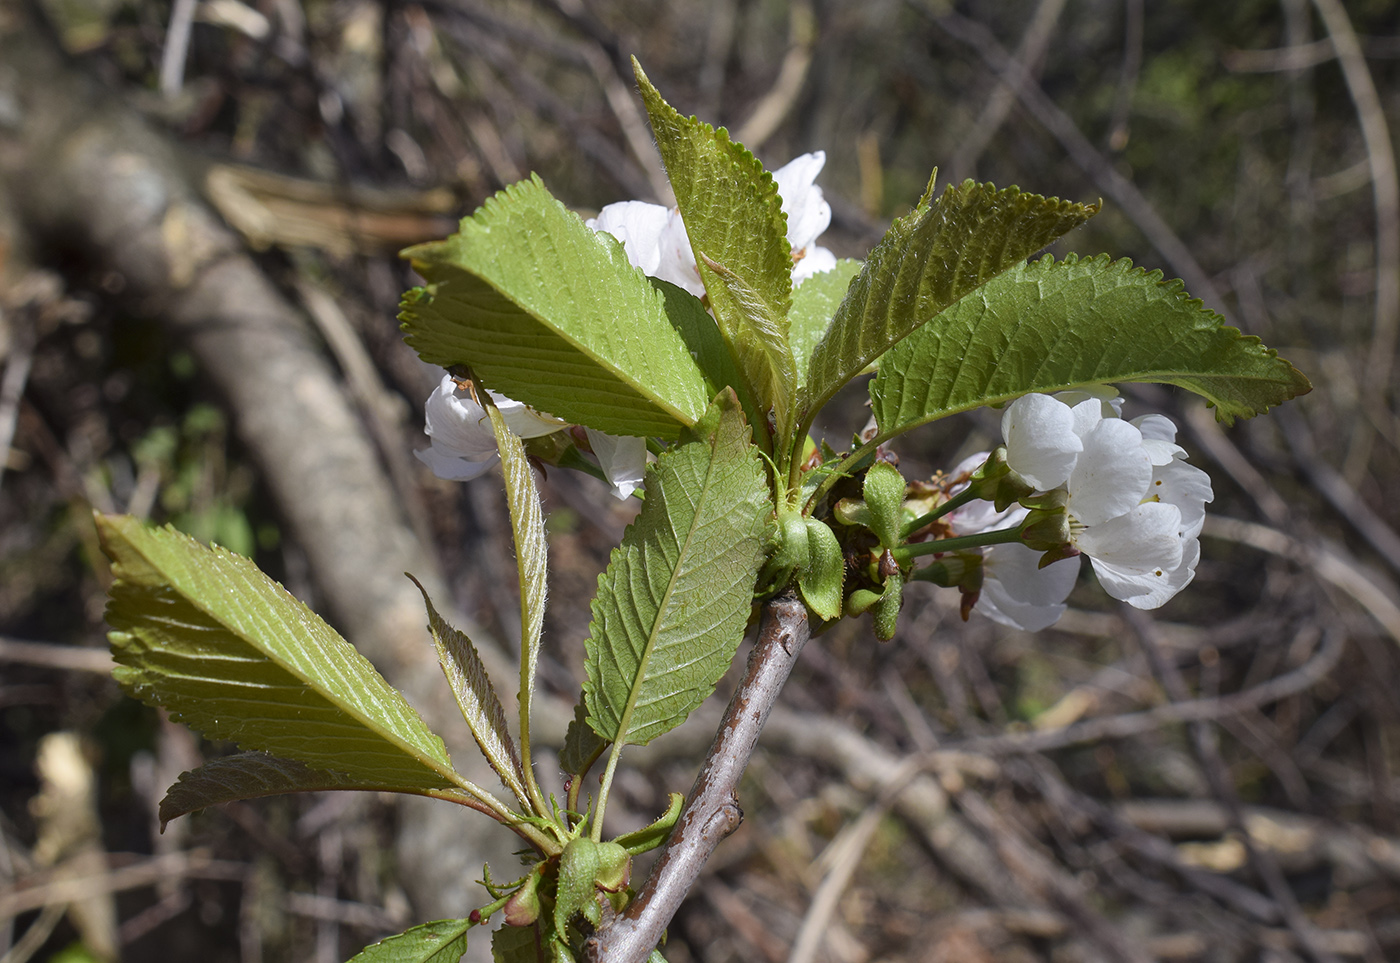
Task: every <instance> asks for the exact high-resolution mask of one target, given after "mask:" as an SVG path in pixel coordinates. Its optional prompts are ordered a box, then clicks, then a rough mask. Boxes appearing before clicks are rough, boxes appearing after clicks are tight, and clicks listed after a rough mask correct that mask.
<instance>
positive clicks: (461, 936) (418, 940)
mask: <svg viewBox="0 0 1400 963" xmlns="http://www.w3.org/2000/svg"><path fill="white" fill-rule="evenodd" d="M479 925H480V924H478V923H473V922H472V921H471V920H470V919H464V920H434V921H433V922H431V923H422V924H420V925H418V926H415V927H413V928H412V929H408V930H404V931H403V932H402V933H399V934H398V935H397V936H390V937H386V938H385V939H382V940H380V941H379V942H378V943H371V944H370V945H369V946H366V947H365V948H364V949H362V950H360V952H358V953H356V954H355V955H354V956H352V957H351V958H350V960H349V961H348V963H458V961H459V960H460V959H461V958H462V954H463V953H465V952H466V951H467V934H468V933H469V932H470V931H471V929H472V927H474V926H479Z"/></svg>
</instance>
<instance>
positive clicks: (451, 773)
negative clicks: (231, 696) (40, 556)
mask: <svg viewBox="0 0 1400 963" xmlns="http://www.w3.org/2000/svg"><path fill="white" fill-rule="evenodd" d="M121 537H122V539H123V541H125V542H126V543H127V545H128V546H130V547H131V550H132V551H134V552H135V553H136V554H137V555H139V556H140V557H141V559H142V560H143V561H144V562H145V563H146V564H147V565H148V566H149V567H150V569H151V571H153V572H154V573H156V574H157V575H158V576H159V577H160V578H161V579H162V580H164V581H165V582H166V583H167V584H168V585H169V586H170V587H171V588H172V589H174V590H175V591H176V592H177V594H178V597H179V599H180V600H183V601H184V602H186V603H187V604H189V605H190V606H191V607H192V608H193V609H195V610H196V611H198V612H200V613H201V614H203V615H204V616H205V617H206V618H207V619H209V620H210V621H211V622H212V623H213V624H214V626H215V627H217V628H216V629H215V631H219V632H222V633H224V634H225V635H227V636H229V637H231V638H233V639H235V640H237V642H238V643H239V644H240V645H241V646H243V647H245V648H246V649H248V650H251V651H252V652H253V653H255V657H254V658H251V659H250V658H247V657H246V656H242V655H239V654H237V653H234V654H232V656H231V657H232V658H234V659H241V660H243V661H245V662H247V663H249V664H257V662H258V661H259V659H261V660H265V661H267V662H270V663H272V664H273V665H274V666H276V668H277V669H279V670H280V671H282V672H285V673H286V674H287V675H289V676H291V677H292V678H293V679H296V680H298V681H299V682H300V683H301V685H302V686H303V687H305V688H308V689H310V690H311V691H312V692H314V693H315V694H316V695H317V696H319V697H320V698H321V699H322V700H324V702H325V703H326V706H327V708H329V709H330V710H331V711H333V712H338V713H341V714H343V715H346V716H349V717H350V718H351V719H354V720H355V722H356V723H358V725H359V727H360V730H361V732H362V735H361V739H364V738H370V739H373V740H376V741H380V742H384V743H388V744H389V745H390V746H392V747H395V748H397V749H399V750H400V752H402V753H403V754H404V755H407V756H409V757H410V758H412V759H413V760H415V761H416V762H418V764H419V765H421V766H423V767H424V768H425V769H429V770H431V771H432V772H434V773H436V774H437V775H439V776H441V777H443V778H444V779H447V780H448V781H449V782H450V783H452V784H453V785H457V784H459V783H460V781H461V777H460V776H459V775H458V774H457V771H456V770H455V769H453V768H452V766H451V763H450V761H449V760H444V761H445V762H446V763H447V765H446V768H444V766H443V763H442V762H440V761H439V760H437V759H434V758H433V757H431V756H429V755H427V754H426V753H425V752H424V751H423V750H422V748H420V747H419V746H416V745H414V744H413V743H410V742H408V741H406V740H405V739H403V738H401V737H400V736H399V735H398V733H397V732H396V731H394V730H393V729H391V728H389V727H387V726H376V725H373V724H372V721H371V720H370V719H369V718H367V717H366V716H364V715H362V714H361V713H360V712H359V711H358V706H348V705H345V704H344V703H342V702H341V701H339V700H338V699H337V698H335V697H334V696H335V693H332V692H331V691H330V690H328V689H327V688H326V687H325V686H324V685H322V684H320V683H319V682H314V681H312V680H311V679H309V678H307V677H306V676H305V674H304V672H303V671H302V670H301V668H300V667H294V666H291V665H289V664H288V663H287V662H286V661H284V659H283V658H282V657H281V654H280V653H278V654H276V655H274V654H272V653H270V652H268V651H266V650H264V649H261V648H259V647H258V646H257V645H254V644H253V643H252V642H251V641H249V640H248V639H245V638H243V637H242V636H240V635H239V633H238V632H237V631H236V630H235V629H234V628H233V627H232V626H231V625H230V624H229V622H228V621H227V620H225V619H224V618H223V617H221V616H220V615H218V614H216V613H215V612H213V611H211V610H210V608H209V607H208V606H207V605H205V604H202V603H201V598H200V596H198V595H194V594H191V591H190V587H189V586H188V585H187V584H186V580H187V579H188V578H189V577H191V576H194V577H195V578H196V579H197V577H198V575H199V573H198V572H192V571H191V570H190V568H189V566H187V565H185V564H183V563H182V562H181V561H180V560H179V559H175V560H172V564H169V565H167V564H163V563H162V562H161V561H160V560H158V559H156V558H153V557H152V556H151V554H150V553H148V552H147V551H146V550H145V549H144V547H142V546H140V545H138V544H137V543H136V542H135V541H134V540H132V539H131V538H128V537H127V536H126V534H125V533H122V535H121ZM226 551H227V550H226ZM216 557H217V556H216ZM220 561H221V562H223V561H225V560H223V559H221V560H220ZM230 568H232V569H233V570H231V571H230V570H229V569H230ZM172 569H173V570H174V571H173V572H172ZM219 575H220V576H221V577H225V578H229V577H232V578H237V579H238V580H239V581H240V582H241V583H242V584H243V585H246V586H248V589H247V591H248V592H249V593H250V594H252V595H254V597H258V596H259V595H260V593H258V591H257V589H256V587H254V585H253V583H252V582H251V580H250V579H249V578H248V577H247V576H246V574H245V573H242V572H239V571H237V570H236V566H229V565H220V572H219ZM177 579H178V581H177ZM139 587H140V590H142V591H149V590H150V589H151V588H153V586H146V585H141V586H139ZM293 601H294V602H295V603H296V604H297V605H301V604H303V603H301V602H300V601H299V600H295V599H294V600H293ZM246 611H247V615H248V616H249V617H250V618H251V619H253V620H254V621H255V622H256V623H257V625H256V626H255V628H259V629H261V630H262V631H263V632H264V633H269V634H275V631H274V629H273V626H272V624H271V623H270V622H269V620H268V619H267V618H266V616H265V615H264V614H262V613H259V612H257V611H256V610H252V609H249V610H246ZM297 614H298V616H299V617H300V616H301V614H302V613H300V612H298V613H297ZM170 621H171V622H172V624H180V625H181V626H182V628H183V627H187V626H186V624H184V623H175V621H174V618H173V617H172V618H171V620H170ZM135 628H136V626H133V628H132V629H131V630H127V631H130V632H133V633H134V630H135ZM326 628H327V629H328V630H329V631H331V632H332V633H334V631H335V630H334V629H330V627H329V626H327V627H326ZM206 631H207V629H206ZM172 634H175V633H172ZM138 637H139V636H138ZM337 637H338V636H337ZM143 641H144V640H143ZM346 644H347V645H348V644H349V643H346ZM317 648H318V649H320V648H321V647H320V646H319V645H318V647H317ZM157 651H160V652H161V653H162V654H171V653H170V652H169V650H166V649H164V647H159V648H158V649H157ZM182 657H183V658H187V659H190V660H191V661H193V662H194V663H195V664H196V665H198V664H200V663H201V662H202V661H203V655H202V654H201V655H200V656H188V655H185V656H182ZM128 668H132V669H136V668H137V667H136V666H130V667H128ZM336 669H337V667H336V666H334V665H331V666H328V667H327V670H328V671H327V674H329V675H336V676H338V677H339V678H340V679H341V680H343V681H345V682H353V681H354V680H353V679H351V678H350V677H348V676H346V675H345V674H344V673H342V672H339V671H336ZM162 674H163V675H165V673H162ZM191 678H193V677H190V676H185V677H183V680H184V681H186V682H188V680H190V679H191ZM199 678H201V679H203V680H212V681H213V682H214V684H215V685H217V686H220V687H223V686H226V685H230V683H228V682H225V681H224V680H222V679H219V678H217V677H214V676H211V675H209V674H208V673H204V674H202V675H201V676H200V677H199ZM147 684H150V685H157V687H158V684H156V683H147ZM232 684H234V685H237V684H238V683H232ZM255 684H256V683H255ZM270 685H271V686H277V687H285V688H295V686H290V687H288V686H285V685H284V684H282V683H272V684H270ZM350 688H351V689H352V690H353V688H354V687H353V685H351V686H350ZM357 701H366V702H370V703H375V704H378V703H379V700H378V699H377V698H376V697H375V696H374V695H373V694H372V693H370V692H368V691H363V690H362V693H361V700H357ZM284 705H285V703H284ZM300 708H304V707H300ZM410 708H411V707H410ZM395 714H396V715H397V714H398V713H397V712H396V713H395ZM272 721H275V720H272ZM376 721H377V720H376ZM444 753H445V749H444Z"/></svg>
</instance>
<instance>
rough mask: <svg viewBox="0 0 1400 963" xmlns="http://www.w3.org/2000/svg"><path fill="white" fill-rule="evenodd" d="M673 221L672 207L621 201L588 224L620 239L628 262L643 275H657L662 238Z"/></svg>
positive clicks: (607, 208) (604, 210)
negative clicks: (640, 270)
mask: <svg viewBox="0 0 1400 963" xmlns="http://www.w3.org/2000/svg"><path fill="white" fill-rule="evenodd" d="M670 219H671V209H670V208H669V207H663V206H662V205H660V204H648V203H647V202H646V201H619V202H618V203H616V204H609V205H608V206H607V207H605V208H603V209H602V210H601V211H599V212H598V216H597V217H595V218H592V219H591V220H588V221H585V222H584V223H586V224H587V225H588V226H589V227H591V228H592V229H593V230H595V231H604V232H606V233H608V234H611V235H612V236H613V237H615V238H617V239H618V240H619V241H621V242H622V249H623V250H624V251H625V252H626V253H627V260H628V261H630V262H631V263H632V264H634V265H636V266H637V267H639V268H641V269H642V271H643V273H645V274H650V275H655V274H656V266H657V264H659V263H660V261H661V234H662V232H663V231H664V230H665V229H666V225H667V223H668V222H669V221H670Z"/></svg>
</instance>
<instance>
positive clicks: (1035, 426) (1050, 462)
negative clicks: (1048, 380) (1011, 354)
mask: <svg viewBox="0 0 1400 963" xmlns="http://www.w3.org/2000/svg"><path fill="white" fill-rule="evenodd" d="M1001 434H1002V437H1004V438H1005V439H1006V461H1007V464H1009V465H1010V466H1011V468H1012V470H1013V471H1016V472H1019V473H1020V474H1021V477H1022V478H1024V479H1025V480H1026V481H1027V482H1029V483H1030V484H1032V485H1034V486H1035V487H1036V488H1037V489H1039V490H1040V491H1050V490H1051V489H1053V488H1058V487H1060V486H1061V485H1063V484H1064V483H1065V481H1066V480H1067V479H1068V478H1069V475H1070V472H1071V471H1073V469H1074V464H1075V461H1076V459H1077V458H1078V457H1079V453H1080V452H1081V451H1083V450H1084V443H1083V442H1082V441H1081V440H1080V439H1079V436H1078V435H1076V434H1075V433H1074V415H1073V413H1072V412H1071V411H1070V409H1069V408H1067V407H1066V406H1064V405H1062V404H1060V402H1058V401H1056V400H1055V399H1054V398H1051V397H1050V396H1049V395H1025V396H1023V397H1020V398H1017V399H1016V400H1015V401H1013V402H1011V404H1010V405H1009V406H1008V407H1007V409H1006V413H1005V414H1004V415H1002V417H1001Z"/></svg>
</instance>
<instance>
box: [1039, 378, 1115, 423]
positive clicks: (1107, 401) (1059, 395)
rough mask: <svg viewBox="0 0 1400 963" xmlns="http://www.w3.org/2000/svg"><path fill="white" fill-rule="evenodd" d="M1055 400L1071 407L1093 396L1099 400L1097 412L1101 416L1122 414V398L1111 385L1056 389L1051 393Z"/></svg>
mask: <svg viewBox="0 0 1400 963" xmlns="http://www.w3.org/2000/svg"><path fill="white" fill-rule="evenodd" d="M1051 397H1052V398H1054V399H1055V400H1056V401H1061V402H1064V403H1065V404H1067V405H1069V406H1070V407H1071V408H1073V407H1075V406H1076V405H1079V404H1082V403H1083V402H1085V401H1088V400H1089V399H1090V398H1093V399H1094V400H1095V401H1098V402H1099V414H1100V416H1101V417H1103V418H1119V417H1122V414H1123V399H1122V397H1121V396H1120V395H1119V394H1118V389H1117V388H1115V387H1113V385H1089V386H1088V387H1085V388H1074V389H1071V390H1070V391H1057V392H1055V394H1053V395H1051Z"/></svg>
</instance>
